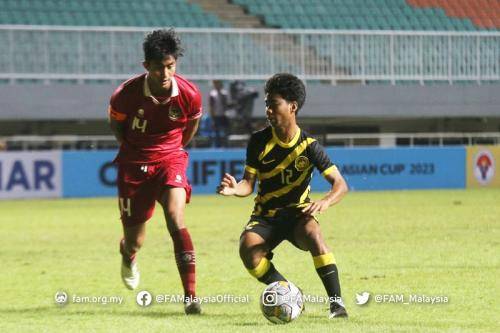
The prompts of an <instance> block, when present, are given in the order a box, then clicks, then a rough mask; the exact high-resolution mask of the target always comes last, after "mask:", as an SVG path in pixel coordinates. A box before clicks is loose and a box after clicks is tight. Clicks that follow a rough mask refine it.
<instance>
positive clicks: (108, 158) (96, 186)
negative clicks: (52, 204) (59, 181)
mask: <svg viewBox="0 0 500 333" xmlns="http://www.w3.org/2000/svg"><path fill="white" fill-rule="evenodd" d="M115 155H116V151H96V152H77V151H74V152H73V151H64V152H63V158H62V163H63V196H64V197H96V196H116V195H117V193H118V191H117V189H116V174H117V172H116V166H115V165H114V164H113V163H112V161H113V159H114V158H115Z"/></svg>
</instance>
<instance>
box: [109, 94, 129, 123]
mask: <svg viewBox="0 0 500 333" xmlns="http://www.w3.org/2000/svg"><path fill="white" fill-rule="evenodd" d="M124 99H125V97H124V96H123V90H122V89H121V87H120V88H118V89H116V90H115V92H114V93H113V95H111V98H110V100H109V107H108V114H109V117H110V118H111V119H114V120H116V121H119V122H122V121H125V120H126V119H127V111H126V110H127V108H126V106H125V101H124Z"/></svg>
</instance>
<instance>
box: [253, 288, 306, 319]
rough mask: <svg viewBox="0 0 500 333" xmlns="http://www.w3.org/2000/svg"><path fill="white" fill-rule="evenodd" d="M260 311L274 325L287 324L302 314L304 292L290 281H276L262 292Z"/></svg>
mask: <svg viewBox="0 0 500 333" xmlns="http://www.w3.org/2000/svg"><path fill="white" fill-rule="evenodd" d="M260 309H261V310H262V314H264V317H266V319H267V320H269V321H270V322H272V323H274V324H287V323H289V322H291V321H292V320H294V319H297V317H298V316H299V315H300V314H301V313H302V311H303V310H304V299H303V297H302V292H301V291H300V289H299V288H297V286H296V285H294V284H293V283H292V282H290V281H276V282H273V283H271V284H269V285H268V286H267V287H266V289H264V291H263V292H262V296H261V298H260Z"/></svg>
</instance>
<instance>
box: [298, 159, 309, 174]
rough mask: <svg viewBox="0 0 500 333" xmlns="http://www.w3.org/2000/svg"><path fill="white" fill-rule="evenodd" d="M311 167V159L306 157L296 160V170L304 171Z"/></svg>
mask: <svg viewBox="0 0 500 333" xmlns="http://www.w3.org/2000/svg"><path fill="white" fill-rule="evenodd" d="M308 167H309V159H308V158H307V157H305V156H299V157H297V158H296V159H295V169H297V171H304V170H305V169H307V168H308Z"/></svg>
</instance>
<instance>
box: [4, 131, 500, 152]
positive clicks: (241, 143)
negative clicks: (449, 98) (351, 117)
mask: <svg viewBox="0 0 500 333" xmlns="http://www.w3.org/2000/svg"><path fill="white" fill-rule="evenodd" d="M248 139H249V136H248V135H230V136H229V140H228V141H229V147H233V148H234V147H245V146H246V144H247V142H248ZM318 139H319V140H320V141H321V142H322V143H323V144H324V145H325V146H343V147H356V146H380V147H395V146H409V147H413V146H450V145H482V144H488V145H500V132H478V133H371V134H358V133H356V134H324V135H321V136H318ZM210 147H211V141H210V140H209V139H208V138H205V137H201V136H197V137H195V138H194V139H193V141H192V143H191V148H210ZM0 148H1V149H0V150H10V151H12V150H17V151H23V150H24V151H29V150H51V149H60V150H102V149H117V148H118V144H117V143H116V140H115V138H114V137H113V136H110V135H93V136H78V135H53V136H37V135H16V136H10V137H3V138H2V137H0Z"/></svg>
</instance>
